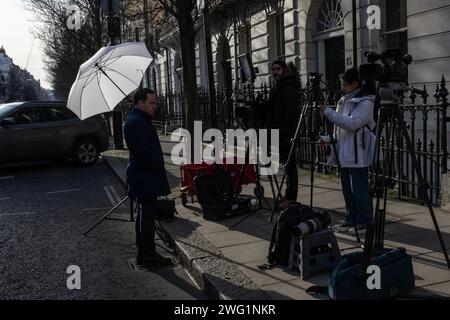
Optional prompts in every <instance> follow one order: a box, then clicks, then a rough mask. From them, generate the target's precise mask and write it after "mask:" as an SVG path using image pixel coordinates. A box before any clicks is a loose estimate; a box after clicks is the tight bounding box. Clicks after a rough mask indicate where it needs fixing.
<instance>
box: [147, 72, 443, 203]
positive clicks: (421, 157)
mask: <svg viewBox="0 0 450 320" xmlns="http://www.w3.org/2000/svg"><path fill="white" fill-rule="evenodd" d="M306 88H308V86H306ZM306 88H300V92H299V94H300V97H301V99H300V100H301V107H302V106H303V105H304V102H305V100H306V98H307V96H308V94H309V92H308V89H306ZM421 89H422V88H421ZM269 92H270V88H269V87H268V86H266V85H262V86H260V87H257V88H250V87H244V88H243V89H242V90H239V91H234V92H229V91H227V90H217V96H216V102H217V103H216V107H215V111H216V112H215V113H216V119H217V127H218V129H220V130H221V131H222V132H224V131H225V130H226V129H230V128H235V127H236V121H235V118H234V109H235V107H236V106H238V105H251V104H252V103H253V102H255V100H257V99H261V100H265V101H267V100H268V98H269ZM410 92H412V93H411V94H409V95H408V96H407V95H406V93H405V96H404V97H403V98H402V99H401V103H400V104H399V105H398V108H400V111H401V113H402V115H403V119H404V121H405V122H406V125H407V130H408V133H409V137H410V139H411V141H412V142H413V144H414V154H415V155H416V157H417V159H418V162H419V165H420V168H421V170H422V175H423V177H424V178H425V180H426V181H427V182H428V184H429V187H430V188H429V197H430V199H431V200H432V203H433V204H434V205H438V203H439V194H440V191H441V186H440V184H441V173H446V172H447V158H448V149H447V122H448V117H447V107H448V105H449V103H448V90H447V88H446V81H445V79H444V78H442V80H441V82H440V83H439V84H438V85H437V88H436V91H435V92H434V95H433V97H432V98H431V99H430V97H429V95H428V92H427V88H426V87H423V89H422V90H421V92H420V94H417V93H416V92H415V91H410ZM322 96H323V98H325V99H327V100H328V101H330V100H334V101H336V98H337V96H336V95H335V94H333V93H332V92H327V91H325V90H323V91H322ZM430 100H433V102H430ZM185 101H186V99H185V97H184V94H183V93H169V94H166V95H160V96H159V97H158V105H159V108H158V109H159V112H158V114H157V116H156V119H155V124H156V125H157V127H158V129H160V130H163V131H172V130H174V129H176V128H180V127H183V128H186V117H185V114H186V106H185ZM209 101H210V100H209V95H208V93H207V92H204V91H200V92H199V113H200V119H199V120H201V121H202V123H203V130H207V129H209V128H211V127H212V123H211V116H210V115H211V108H210V105H209ZM301 107H300V108H301ZM307 108H308V110H307V112H306V113H305V117H304V121H303V122H302V124H301V130H300V136H299V140H298V141H299V143H298V145H297V150H296V152H297V159H298V165H299V166H300V167H303V168H305V169H309V168H310V167H311V159H312V153H313V154H314V164H313V165H314V168H315V171H316V172H321V173H325V174H328V173H336V169H337V168H336V166H333V165H330V164H328V163H327V154H326V150H325V149H323V148H322V147H321V146H320V145H319V144H318V143H317V142H318V138H319V136H320V135H326V134H327V128H326V127H325V121H324V118H323V115H321V113H320V112H319V107H318V105H317V104H313V105H310V106H307ZM398 133H399V131H398V130H397V132H396V134H395V137H394V138H393V139H392V138H391V139H390V140H389V141H387V139H386V132H385V130H384V131H383V132H382V134H381V137H380V142H379V143H380V146H381V150H382V152H383V153H384V154H385V153H386V152H387V151H389V152H391V154H393V155H394V159H395V160H394V161H393V168H391V172H392V174H393V176H392V179H393V180H394V181H395V182H396V187H395V189H394V190H395V192H396V195H397V197H398V198H399V199H416V200H419V201H420V200H421V199H420V196H419V187H418V179H417V175H416V174H415V173H414V170H413V168H412V160H411V154H410V152H409V150H407V148H406V145H405V144H406V142H405V141H404V140H405V139H404V137H403V136H402V135H400V134H398ZM313 148H314V149H313Z"/></svg>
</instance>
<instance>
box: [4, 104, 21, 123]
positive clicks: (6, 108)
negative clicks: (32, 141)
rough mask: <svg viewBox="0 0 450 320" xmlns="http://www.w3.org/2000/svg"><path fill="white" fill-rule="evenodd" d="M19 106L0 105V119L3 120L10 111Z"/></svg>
mask: <svg viewBox="0 0 450 320" xmlns="http://www.w3.org/2000/svg"><path fill="white" fill-rule="evenodd" d="M19 105H21V103H5V104H0V119H1V118H3V117H4V116H5V115H6V114H8V113H9V112H10V111H12V110H14V109H15V108H16V107H17V106H19Z"/></svg>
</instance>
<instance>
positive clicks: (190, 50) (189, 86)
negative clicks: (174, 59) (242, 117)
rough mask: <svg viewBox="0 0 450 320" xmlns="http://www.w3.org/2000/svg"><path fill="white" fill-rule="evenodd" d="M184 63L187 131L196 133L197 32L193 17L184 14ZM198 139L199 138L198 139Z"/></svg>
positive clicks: (197, 109) (180, 27) (182, 35)
mask: <svg viewBox="0 0 450 320" xmlns="http://www.w3.org/2000/svg"><path fill="white" fill-rule="evenodd" d="M178 23H179V31H180V43H181V57H182V62H183V87H184V96H185V98H184V99H185V105H186V110H187V114H186V121H187V124H186V125H187V129H188V131H189V132H190V133H191V135H192V134H193V133H194V121H195V120H200V115H199V108H198V92H197V74H196V66H195V30H194V21H193V19H192V15H191V14H190V12H189V13H186V14H182V15H181V19H180V20H179V21H178ZM197 138H198V137H197ZM192 145H193V144H192Z"/></svg>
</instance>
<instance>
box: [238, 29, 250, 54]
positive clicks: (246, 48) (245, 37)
mask: <svg viewBox="0 0 450 320" xmlns="http://www.w3.org/2000/svg"><path fill="white" fill-rule="evenodd" d="M250 30H251V29H250V26H249V25H244V26H242V27H241V28H240V29H239V54H246V53H247V52H250V51H251V47H252V44H251V43H252V41H251V31H250Z"/></svg>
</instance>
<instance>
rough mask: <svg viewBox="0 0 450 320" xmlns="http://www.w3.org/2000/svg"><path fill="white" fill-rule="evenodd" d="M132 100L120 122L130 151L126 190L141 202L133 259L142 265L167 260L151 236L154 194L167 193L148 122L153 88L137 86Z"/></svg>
mask: <svg viewBox="0 0 450 320" xmlns="http://www.w3.org/2000/svg"><path fill="white" fill-rule="evenodd" d="M134 104H135V106H134V107H133V109H132V110H131V112H130V114H129V115H128V117H127V121H126V123H125V126H124V135H125V141H126V143H127V147H128V150H129V151H130V160H129V163H128V168H127V182H128V193H129V195H130V196H131V197H134V198H137V199H138V202H139V203H140V204H141V206H142V211H140V212H138V214H137V217H136V245H137V248H138V256H137V262H138V264H141V265H144V266H146V265H151V264H154V263H162V264H170V263H171V259H170V258H167V257H163V256H161V255H159V254H158V253H157V252H156V250H155V240H154V238H155V222H154V219H155V209H156V207H157V206H156V201H157V197H158V196H162V195H167V194H169V193H170V188H169V183H168V181H167V177H166V170H165V167H164V158H163V154H162V150H161V144H160V142H159V138H158V134H157V133H156V130H155V128H154V127H153V124H152V117H153V116H154V115H155V113H156V109H157V107H156V95H155V92H154V91H152V90H150V89H139V90H138V91H137V92H136V94H135V96H134Z"/></svg>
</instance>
